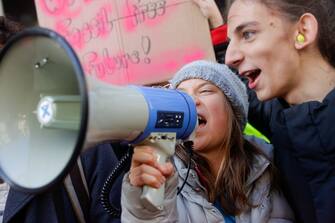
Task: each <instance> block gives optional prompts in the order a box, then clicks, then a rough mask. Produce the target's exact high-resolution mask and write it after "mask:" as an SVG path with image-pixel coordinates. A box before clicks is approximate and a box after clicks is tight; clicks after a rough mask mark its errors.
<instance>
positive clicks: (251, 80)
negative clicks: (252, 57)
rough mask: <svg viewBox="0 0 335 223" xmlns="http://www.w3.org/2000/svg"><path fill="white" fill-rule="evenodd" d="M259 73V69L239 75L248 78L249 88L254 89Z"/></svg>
mask: <svg viewBox="0 0 335 223" xmlns="http://www.w3.org/2000/svg"><path fill="white" fill-rule="evenodd" d="M260 73H261V70H260V69H255V70H249V71H246V72H243V73H242V74H241V75H242V76H245V77H246V78H248V80H249V84H248V86H249V88H250V89H254V88H255V87H256V85H257V80H258V78H259V75H260Z"/></svg>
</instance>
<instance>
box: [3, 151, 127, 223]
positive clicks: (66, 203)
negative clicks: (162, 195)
mask: <svg viewBox="0 0 335 223" xmlns="http://www.w3.org/2000/svg"><path fill="white" fill-rule="evenodd" d="M120 148H121V147H120ZM123 149H125V148H123ZM118 152H120V151H118ZM121 153H123V151H121ZM81 159H82V165H83V169H84V172H85V177H86V181H87V184H88V188H89V192H90V205H89V207H88V208H87V210H85V214H87V216H88V219H89V220H88V221H89V222H113V223H117V222H120V219H119V218H113V217H111V216H110V215H109V214H107V212H106V211H105V210H104V209H103V207H102V205H101V203H100V200H99V198H100V193H101V189H102V186H103V184H104V182H105V180H106V178H107V177H108V176H109V174H110V173H111V171H112V170H113V168H114V167H115V165H116V164H117V162H118V159H117V156H116V155H115V153H114V152H113V149H112V147H111V146H110V145H109V144H104V145H100V146H98V147H96V148H94V149H91V150H89V151H87V152H86V153H84V154H83V155H82V156H81ZM121 184H122V175H120V176H119V177H118V178H117V180H116V182H115V183H114V186H113V189H112V193H111V194H110V197H109V198H110V201H111V203H112V204H113V205H114V206H115V207H116V208H120V196H121ZM3 220H4V221H3V222H4V223H15V222H17V223H28V222H29V223H30V222H31V223H70V222H71V223H75V222H78V221H77V218H76V217H75V214H74V211H73V208H72V205H71V203H70V200H69V197H68V195H67V192H66V191H65V187H64V186H63V184H62V182H61V183H59V185H57V186H55V187H53V188H51V189H50V190H49V191H48V192H45V193H42V194H38V195H34V194H26V193H22V192H19V191H15V190H12V189H11V190H10V192H9V195H8V199H7V203H6V208H5V212H4V219H3Z"/></svg>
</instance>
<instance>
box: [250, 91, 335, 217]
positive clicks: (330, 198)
mask: <svg viewBox="0 0 335 223" xmlns="http://www.w3.org/2000/svg"><path fill="white" fill-rule="evenodd" d="M249 100H250V108H249V121H250V123H251V124H252V125H254V126H255V127H256V128H257V129H259V130H260V131H262V132H263V133H264V134H265V135H266V136H267V137H269V138H270V140H271V142H272V143H273V145H274V148H275V162H276V164H277V166H278V168H279V170H280V172H281V175H282V177H283V189H284V192H285V194H286V196H287V199H288V200H289V202H290V204H291V206H292V208H293V209H294V211H295V214H296V218H297V219H298V220H299V221H300V222H304V223H308V222H311V223H315V222H320V223H327V222H329V223H334V222H335V211H334V207H335V127H334V124H335V89H334V90H333V91H331V92H330V93H329V94H328V95H327V97H326V98H325V99H324V101H323V102H322V103H320V102H317V101H311V102H306V103H303V104H300V105H295V106H292V107H290V106H289V105H288V104H287V103H286V102H285V101H283V100H280V99H274V100H272V101H268V102H265V103H260V102H259V101H258V100H257V98H256V95H255V93H254V92H252V91H250V90H249Z"/></svg>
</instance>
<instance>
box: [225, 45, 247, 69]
mask: <svg viewBox="0 0 335 223" xmlns="http://www.w3.org/2000/svg"><path fill="white" fill-rule="evenodd" d="M243 58H244V56H243V53H242V52H241V51H240V50H239V48H238V47H237V46H235V45H234V44H232V42H230V43H229V45H228V48H227V51H226V57H225V63H226V64H227V65H228V66H229V67H233V68H235V69H238V66H239V65H240V64H241V62H242V61H243Z"/></svg>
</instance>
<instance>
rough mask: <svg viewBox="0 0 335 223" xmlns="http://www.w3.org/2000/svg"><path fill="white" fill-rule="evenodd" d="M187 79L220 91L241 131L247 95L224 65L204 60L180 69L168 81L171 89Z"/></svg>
mask: <svg viewBox="0 0 335 223" xmlns="http://www.w3.org/2000/svg"><path fill="white" fill-rule="evenodd" d="M188 79H202V80H206V81H209V82H211V83H212V84H214V85H215V86H217V87H218V88H220V89H221V90H222V92H223V93H224V94H225V96H226V97H227V99H228V100H229V102H230V104H231V105H232V108H233V111H234V113H235V115H236V117H237V119H238V120H239V121H240V124H241V127H242V130H243V129H244V127H245V125H246V123H247V117H248V107H249V102H248V95H247V92H246V87H245V85H244V83H243V82H242V81H241V80H240V79H239V78H238V77H237V76H236V74H234V73H233V72H232V71H231V70H230V69H229V68H228V67H227V66H226V65H224V64H219V63H214V62H210V61H205V60H199V61H194V62H192V63H189V64H187V65H185V66H184V67H182V68H181V69H180V70H179V71H178V72H177V73H176V74H175V76H174V77H173V78H172V79H171V80H170V84H171V88H174V89H175V88H177V87H178V85H179V84H180V83H181V82H183V81H185V80H188Z"/></svg>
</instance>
